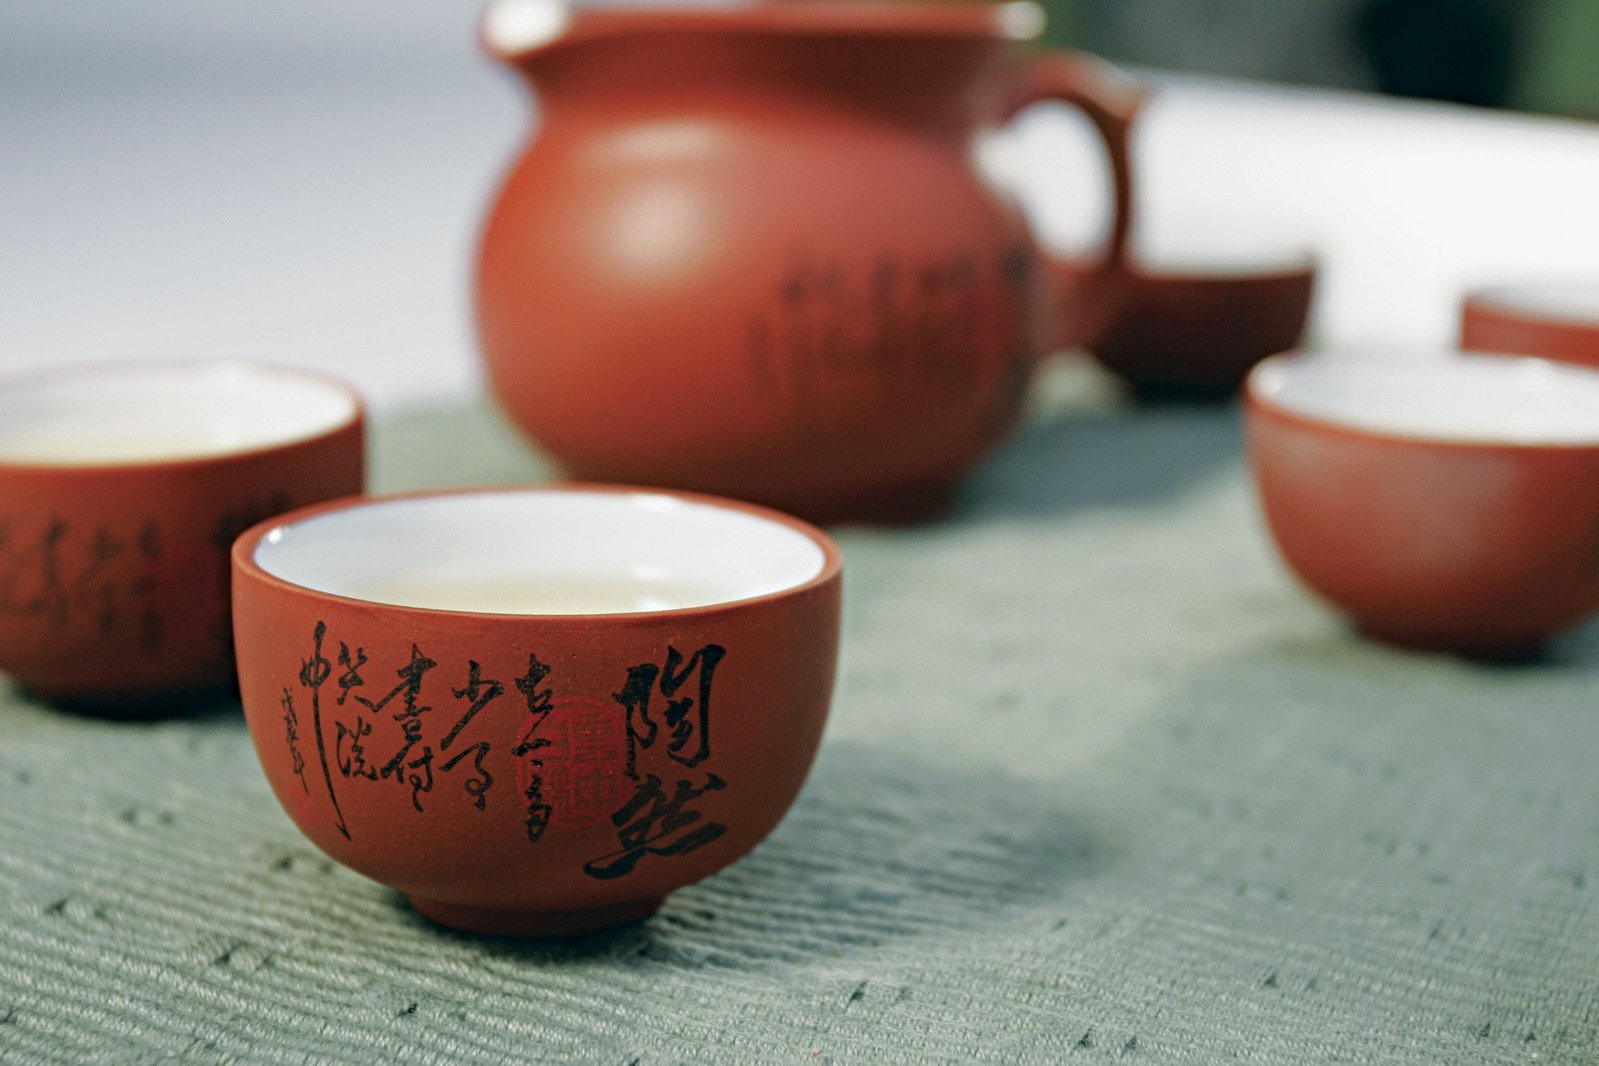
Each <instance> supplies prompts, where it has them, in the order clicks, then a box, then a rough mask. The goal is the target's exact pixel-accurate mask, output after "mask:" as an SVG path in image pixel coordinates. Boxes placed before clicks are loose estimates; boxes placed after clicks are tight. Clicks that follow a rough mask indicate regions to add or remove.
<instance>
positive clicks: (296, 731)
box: [278, 687, 311, 792]
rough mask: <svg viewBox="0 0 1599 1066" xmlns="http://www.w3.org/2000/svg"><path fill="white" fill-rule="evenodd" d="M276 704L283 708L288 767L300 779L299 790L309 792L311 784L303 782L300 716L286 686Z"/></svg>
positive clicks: (303, 767)
mask: <svg viewBox="0 0 1599 1066" xmlns="http://www.w3.org/2000/svg"><path fill="white" fill-rule="evenodd" d="M278 705H279V706H280V707H282V709H283V732H284V737H285V739H286V740H287V741H288V744H289V767H290V769H292V770H293V771H294V776H296V777H298V778H299V779H300V788H301V790H303V791H305V792H310V791H311V786H310V785H308V784H306V783H305V756H303V755H301V754H300V716H299V714H297V713H296V712H295V710H294V693H293V692H291V691H289V689H288V688H287V687H285V688H284V690H283V696H282V698H280V699H279V700H278Z"/></svg>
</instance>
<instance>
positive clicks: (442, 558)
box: [254, 489, 827, 615]
mask: <svg viewBox="0 0 1599 1066" xmlns="http://www.w3.org/2000/svg"><path fill="white" fill-rule="evenodd" d="M822 543H823V541H822V535H821V534H820V533H817V532H815V531H814V530H809V528H808V527H805V526H803V525H802V524H800V523H793V524H790V522H788V521H783V520H780V519H779V518H778V517H777V516H775V515H770V516H769V515H768V514H767V513H763V512H760V511H758V510H746V509H743V508H741V507H734V506H724V505H721V504H718V503H715V502H711V501H708V500H702V499H695V498H692V497H684V496H676V495H670V494H666V493H656V492H648V491H634V490H624V491H605V490H599V489H593V490H590V489H523V490H517V489H506V490H485V491H478V492H465V493H445V494H440V495H435V496H410V497H394V498H390V499H375V500H367V501H362V502H359V503H353V504H350V505H348V506H344V507H340V508H338V509H335V510H330V511H324V512H322V513H319V514H315V515H311V516H309V517H307V518H303V519H299V520H292V521H289V522H286V523H284V524H282V525H279V526H277V527H275V528H273V529H271V530H269V531H268V532H267V533H266V534H265V536H263V537H262V539H261V540H260V541H259V543H258V544H257V546H256V549H255V555H254V561H255V563H256V565H257V566H259V567H260V568H261V569H262V570H264V571H266V572H267V573H268V574H271V575H273V576H274V577H277V578H280V579H282V580H284V581H287V582H289V583H291V584H295V585H300V586H302V587H305V588H310V589H315V590H317V591H320V592H325V593H331V594H333V595H336V596H344V597H349V598H351V599H358V600H367V601H372V602H377V603H385V604H392V605H396V606H403V607H422V608H431V609H435V610H449V611H468V612H475V613H483V614H516V615H574V614H624V613H634V612H643V611H670V610H681V609H686V608H694V607H706V606H710V605H713V604H719V603H730V602H734V601H738V600H746V599H752V598H755V597H759V596H765V595H769V594H771V593H776V592H781V591H783V590H785V589H789V588H794V587H796V586H799V585H803V584H805V583H806V582H808V581H811V580H812V579H814V578H816V577H818V576H819V575H820V574H821V573H822V572H823V570H824V569H825V567H826V565H827V553H826V552H825V551H824V549H823V547H822Z"/></svg>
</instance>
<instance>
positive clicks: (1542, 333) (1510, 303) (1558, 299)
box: [1460, 280, 1599, 367]
mask: <svg viewBox="0 0 1599 1066" xmlns="http://www.w3.org/2000/svg"><path fill="white" fill-rule="evenodd" d="M1460 346H1461V347H1462V348H1467V349H1472V350H1481V351H1505V352H1522V353H1525V354H1527V355H1540V356H1543V357H1544V358H1545V359H1559V360H1561V361H1563V362H1568V363H1581V364H1583V365H1585V366H1591V367H1599V280H1595V281H1591V282H1589V283H1587V284H1583V283H1580V282H1564V283H1550V284H1543V285H1534V284H1524V285H1503V286H1498V287H1494V288H1483V289H1477V290H1476V291H1474V292H1471V293H1468V294H1467V296H1466V301H1465V305H1464V307H1463V308H1462V309H1461V320H1460Z"/></svg>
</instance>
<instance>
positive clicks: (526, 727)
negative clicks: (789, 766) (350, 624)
mask: <svg viewBox="0 0 1599 1066" xmlns="http://www.w3.org/2000/svg"><path fill="white" fill-rule="evenodd" d="M402 647H403V645H402ZM395 651H396V652H397V649H396V650H395ZM525 654H526V668H525V669H524V670H523V671H522V672H521V673H520V674H519V675H518V676H516V677H514V678H511V677H509V676H508V675H509V673H510V671H509V670H507V671H506V672H505V673H502V674H500V675H499V677H494V676H491V672H492V673H499V671H498V670H497V669H493V668H492V667H490V666H485V665H484V663H483V661H481V660H479V659H476V658H470V657H466V658H465V659H464V661H455V662H454V663H445V664H441V663H440V662H439V661H437V660H435V659H434V658H432V657H431V656H429V655H428V654H427V652H426V651H425V650H424V647H423V643H422V642H421V641H417V642H415V643H411V644H410V645H409V650H408V652H406V653H405V654H404V655H403V656H401V655H399V654H395V653H392V652H381V651H379V650H377V649H375V648H371V647H369V646H368V644H367V643H366V642H365V641H364V640H363V639H361V637H360V634H359V633H335V632H333V631H332V630H331V629H330V627H329V626H328V623H327V622H325V621H319V622H317V623H316V625H315V627H314V628H313V631H312V633H311V640H310V649H309V654H306V655H303V656H302V657H301V658H300V660H299V666H298V674H297V680H298V684H299V688H298V689H296V688H294V686H292V685H290V686H285V687H284V689H283V694H282V699H281V701H280V702H281V706H282V711H283V723H284V730H285V734H284V735H285V740H286V742H287V744H288V748H289V758H290V764H291V766H292V767H293V770H294V773H295V774H296V775H297V776H298V777H299V778H300V782H301V785H302V788H305V789H306V790H307V791H309V785H308V782H307V775H306V773H305V770H306V766H307V762H308V759H307V758H306V757H304V756H303V755H302V753H301V745H300V742H301V736H302V733H301V727H302V723H303V720H304V711H303V705H304V697H305V695H306V694H308V696H309V700H310V715H309V717H310V729H311V731H312V733H313V734H314V740H315V745H316V762H317V764H318V766H319V768H320V769H321V778H322V786H323V788H324V789H325V790H326V792H327V795H328V799H329V802H330V804H331V805H332V809H333V820H334V825H335V827H336V828H337V829H338V830H339V832H340V833H341V834H343V835H344V836H345V837H346V839H349V838H351V836H352V827H351V825H350V823H349V821H348V820H347V819H346V817H345V813H344V810H345V806H344V803H343V801H342V800H341V796H344V797H345V798H348V797H347V796H345V790H347V789H350V788H359V789H366V788H386V787H398V788H400V789H402V790H403V793H402V794H403V795H404V797H405V799H404V800H403V801H401V802H403V803H404V804H405V806H406V807H407V808H409V809H410V810H411V811H412V812H414V813H415V814H419V815H420V814H425V813H427V812H428V811H429V810H431V809H432V808H433V806H434V805H435V804H436V803H442V802H444V798H445V797H447V796H449V795H450V794H451V791H452V790H448V789H442V788H441V787H440V786H441V785H442V784H443V783H447V782H451V781H454V782H457V783H458V785H459V791H458V792H454V795H456V796H457V797H460V796H464V798H465V800H466V802H468V803H470V805H471V806H473V807H475V808H476V809H477V810H479V811H483V810H487V809H488V806H489V804H490V803H491V802H500V801H498V800H496V799H495V796H496V790H495V783H496V780H497V778H498V777H499V775H500V772H501V771H502V770H503V769H504V766H505V764H504V762H503V760H505V759H507V758H509V759H511V760H514V762H515V766H516V774H517V794H516V796H515V799H514V801H513V802H514V803H515V804H516V807H517V808H518V811H519V818H520V820H521V822H522V827H523V836H525V838H526V840H527V842H528V843H529V844H535V845H536V844H538V843H539V842H540V841H541V840H543V839H544V837H545V836H546V834H547V833H548V832H549V830H550V829H551V827H553V826H568V827H573V828H579V827H589V826H593V825H597V824H606V825H609V826H610V827H611V828H612V829H614V831H615V835H616V847H615V849H614V850H612V851H610V852H608V853H607V854H605V855H602V856H600V857H598V858H596V859H594V860H592V861H590V862H588V863H586V864H585V866H584V870H585V872H586V873H588V875H589V876H592V877H595V878H598V879H602V880H603V879H611V878H617V877H624V876H626V875H627V874H629V873H631V872H632V871H633V869H634V868H635V867H636V866H637V865H638V863H639V862H640V861H642V860H643V859H644V858H645V857H647V856H654V857H656V858H670V857H672V856H677V855H684V854H688V853H690V852H692V851H695V850H697V849H699V848H701V847H704V846H705V845H706V844H709V843H710V842H712V841H714V840H716V839H718V838H719V837H721V836H722V835H723V834H724V833H725V832H726V831H727V827H726V826H725V825H723V824H722V823H720V822H718V821H715V820H714V819H713V818H711V817H708V816H707V815H706V814H705V811H704V809H703V805H702V803H701V801H702V800H703V799H704V797H705V796H706V795H708V794H710V793H714V792H719V791H721V790H723V789H725V788H726V787H727V784H726V782H725V781H724V780H723V778H721V777H720V776H718V775H717V774H716V773H714V772H712V771H710V770H709V769H708V767H707V766H706V764H707V763H708V761H709V760H710V759H711V757H712V755H711V741H712V728H711V726H712V717H713V716H712V706H713V696H714V690H715V684H716V676H717V671H718V669H719V667H720V665H721V664H722V662H723V660H724V658H725V657H726V655H727V650H726V649H725V648H724V647H723V646H722V645H720V644H706V645H704V646H702V647H700V648H698V649H697V650H695V651H693V652H692V653H691V654H684V653H683V652H682V651H680V650H679V649H678V648H677V647H675V646H672V645H668V646H667V648H666V650H665V654H664V655H663V656H662V658H661V659H660V660H658V661H652V662H647V663H639V664H636V665H634V666H631V667H628V668H626V669H625V670H623V671H621V673H622V675H623V678H622V684H621V686H620V687H619V688H618V690H617V691H616V692H614V693H612V695H611V699H610V701H609V702H600V701H597V700H593V699H588V698H585V697H583V696H562V695H561V694H560V693H559V691H558V682H559V677H558V676H556V671H555V668H554V667H553V666H552V665H551V664H550V663H549V662H547V661H545V660H544V659H541V658H540V657H539V655H538V654H537V653H535V652H526V653H525ZM452 675H453V676H452ZM380 678H381V681H380V680H379V679H380ZM518 695H519V696H520V700H518V699H516V697H517V696H518ZM507 699H509V700H511V701H512V704H511V705H510V706H517V705H520V709H519V711H518V712H517V713H518V714H519V715H520V716H521V720H522V723H523V724H522V727H521V729H520V730H519V731H518V732H517V734H516V738H517V739H516V743H515V745H514V746H511V749H510V751H509V752H506V751H505V750H504V748H503V746H499V747H498V750H497V745H498V742H496V741H495V740H494V739H493V738H494V736H495V735H496V733H495V732H494V731H493V730H492V729H491V728H490V726H491V723H490V719H492V718H494V717H496V716H497V715H501V714H502V712H498V711H496V710H495V708H496V707H497V706H505V705H504V704H502V701H505V700H507ZM510 706H506V710H509V709H510ZM502 728H503V727H502ZM500 735H503V734H500ZM496 760H501V761H500V762H496ZM691 771H692V772H691ZM596 850H598V849H596Z"/></svg>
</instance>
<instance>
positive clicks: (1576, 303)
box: [1473, 282, 1599, 327]
mask: <svg viewBox="0 0 1599 1066" xmlns="http://www.w3.org/2000/svg"><path fill="white" fill-rule="evenodd" d="M1473 296H1474V298H1475V299H1476V300H1477V302H1478V303H1481V304H1483V305H1485V306H1488V307H1497V308H1501V309H1503V310H1506V311H1514V312H1516V313H1518V314H1522V315H1526V316H1528V317H1530V318H1548V319H1554V320H1556V321H1561V322H1580V323H1583V324H1585V325H1591V326H1595V327H1599V282H1596V283H1594V284H1591V285H1581V284H1559V285H1505V286H1501V287H1496V288H1491V289H1483V290H1481V291H1480V292H1477V293H1475V294H1473Z"/></svg>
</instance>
